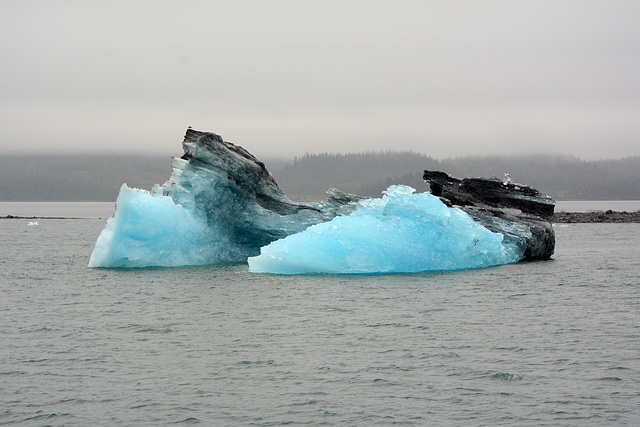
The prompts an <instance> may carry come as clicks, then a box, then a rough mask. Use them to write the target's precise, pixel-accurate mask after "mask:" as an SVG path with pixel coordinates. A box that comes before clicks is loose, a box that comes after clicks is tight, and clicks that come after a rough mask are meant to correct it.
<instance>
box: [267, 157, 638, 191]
mask: <svg viewBox="0 0 640 427" xmlns="http://www.w3.org/2000/svg"><path fill="white" fill-rule="evenodd" d="M424 169H433V170H442V171H445V172H448V173H449V174H451V175H454V176H457V177H461V178H462V177H468V176H482V177H491V176H496V177H499V178H502V177H504V174H505V173H508V174H509V175H510V176H511V178H512V179H514V180H515V181H518V182H521V183H524V184H527V185H530V186H532V187H534V188H537V189H538V190H540V191H542V192H545V193H547V194H549V195H550V196H551V197H553V198H554V199H556V200H625V199H626V200H640V156H635V157H627V158H624V159H619V160H599V161H584V160H580V159H577V158H574V157H565V156H552V155H537V156H486V157H458V158H453V159H445V160H436V159H433V158H431V157H428V156H425V155H422V154H417V153H412V152H395V153H384V154H382V153H360V154H307V155H305V156H303V157H301V158H296V159H294V161H293V163H291V164H289V165H287V166H285V167H284V168H282V169H281V170H279V171H276V172H274V176H275V178H276V181H277V182H278V183H279V184H280V186H281V187H282V189H283V191H284V192H285V193H286V194H288V195H290V197H293V198H299V199H304V198H308V199H312V200H313V199H319V198H322V196H323V194H324V192H325V191H326V189H327V188H329V187H336V188H339V189H341V190H343V191H347V192H350V193H354V194H359V195H363V196H379V195H380V192H381V191H383V190H384V189H386V188H387V187H388V186H389V185H390V184H407V185H411V186H412V187H414V188H416V189H417V190H419V191H425V190H426V188H427V186H426V184H424V182H423V181H422V171H423V170H424Z"/></svg>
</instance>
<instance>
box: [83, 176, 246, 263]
mask: <svg viewBox="0 0 640 427" xmlns="http://www.w3.org/2000/svg"><path fill="white" fill-rule="evenodd" d="M224 237H225V235H224V233H221V232H219V231H218V230H216V228H215V227H209V226H208V225H207V222H206V218H203V217H202V216H200V215H198V211H197V210H193V209H186V208H184V207H183V206H182V205H180V204H176V203H175V202H174V201H173V199H172V198H171V197H169V196H164V195H162V194H158V193H157V192H155V193H153V194H152V193H150V192H148V191H145V190H139V189H136V188H129V187H128V186H127V185H126V184H123V185H122V187H121V188H120V194H119V195H118V199H117V201H116V211H115V212H114V214H113V216H112V217H111V218H109V220H108V221H107V225H106V226H105V228H104V230H103V231H102V233H101V234H100V236H99V237H98V240H97V241H96V245H95V249H94V251H93V253H92V254H91V259H90V260H89V267H149V266H164V267H175V266H183V265H194V264H213V263H215V262H220V261H233V260H234V259H233V257H232V256H231V255H230V254H229V252H230V251H229V250H228V246H227V244H226V242H225V239H224Z"/></svg>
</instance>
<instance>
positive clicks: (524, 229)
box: [423, 170, 555, 260]
mask: <svg viewBox="0 0 640 427" xmlns="http://www.w3.org/2000/svg"><path fill="white" fill-rule="evenodd" d="M423 177H424V180H425V181H427V182H428V183H429V185H430V187H431V193H432V194H433V195H435V196H438V197H440V199H441V200H442V201H443V202H444V203H446V204H447V205H448V206H456V207H459V208H461V209H462V210H464V211H465V212H466V213H467V214H469V216H471V217H472V218H473V219H474V220H475V221H477V222H479V223H481V224H482V225H484V226H485V227H487V228H488V229H489V230H491V231H495V232H499V233H502V234H503V235H504V236H505V239H506V240H510V241H512V242H514V243H515V244H517V245H518V246H520V247H521V248H522V249H523V251H524V252H523V253H524V259H529V260H533V259H549V258H550V257H551V255H553V251H554V248H555V233H554V231H553V226H552V224H551V220H552V219H553V211H554V208H555V202H554V201H553V199H551V198H550V197H549V196H547V195H545V194H542V193H540V192H539V191H538V190H536V189H534V188H531V187H529V186H527V185H523V184H518V183H515V182H512V181H511V179H510V178H509V177H508V176H506V177H505V179H504V180H500V179H497V178H465V179H458V178H454V177H452V176H451V175H449V174H447V173H445V172H439V171H428V170H425V171H424V175H423Z"/></svg>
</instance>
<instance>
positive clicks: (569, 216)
mask: <svg viewBox="0 0 640 427" xmlns="http://www.w3.org/2000/svg"><path fill="white" fill-rule="evenodd" d="M0 219H102V218H82V217H68V216H19V215H5V216H0ZM551 222H555V223H558V224H607V223H610V224H625V223H628V224H632V223H640V212H614V211H611V210H609V211H605V212H598V211H596V212H558V213H555V214H554V215H553V219H552V220H551Z"/></svg>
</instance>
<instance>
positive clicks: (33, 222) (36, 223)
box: [27, 221, 40, 226]
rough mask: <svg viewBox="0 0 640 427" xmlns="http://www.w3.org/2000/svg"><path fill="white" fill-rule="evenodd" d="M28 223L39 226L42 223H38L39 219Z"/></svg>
mask: <svg viewBox="0 0 640 427" xmlns="http://www.w3.org/2000/svg"><path fill="white" fill-rule="evenodd" d="M27 225H31V226H38V225H40V224H38V221H29V223H28V224H27Z"/></svg>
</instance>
